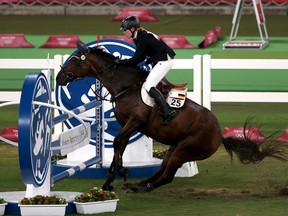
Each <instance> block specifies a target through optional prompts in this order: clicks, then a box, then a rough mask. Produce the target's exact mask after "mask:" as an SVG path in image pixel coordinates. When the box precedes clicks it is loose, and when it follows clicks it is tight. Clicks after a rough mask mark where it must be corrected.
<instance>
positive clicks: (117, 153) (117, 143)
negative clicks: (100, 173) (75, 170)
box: [113, 134, 130, 181]
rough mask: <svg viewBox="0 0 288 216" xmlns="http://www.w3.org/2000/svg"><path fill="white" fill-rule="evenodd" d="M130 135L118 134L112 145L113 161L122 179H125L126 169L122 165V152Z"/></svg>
mask: <svg viewBox="0 0 288 216" xmlns="http://www.w3.org/2000/svg"><path fill="white" fill-rule="evenodd" d="M129 138H130V135H129V136H128V137H123V136H120V134H119V135H118V136H116V137H115V139H114V143H113V147H114V162H115V167H116V170H117V172H118V174H119V176H120V177H121V178H123V180H124V181H126V180H127V176H128V171H127V169H126V168H124V167H123V154H124V151H125V149H126V146H127V144H128V141H129Z"/></svg>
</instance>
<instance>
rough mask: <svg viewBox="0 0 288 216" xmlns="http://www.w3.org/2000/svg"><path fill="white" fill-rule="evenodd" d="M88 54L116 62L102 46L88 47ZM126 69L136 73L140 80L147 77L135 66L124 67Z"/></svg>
mask: <svg viewBox="0 0 288 216" xmlns="http://www.w3.org/2000/svg"><path fill="white" fill-rule="evenodd" d="M90 52H92V53H94V54H98V55H101V56H104V57H107V58H108V59H110V60H111V62H114V61H115V60H116V57H115V56H114V55H112V54H111V53H109V52H108V51H107V50H106V49H105V48H104V47H103V46H95V47H90ZM125 67H128V68H129V70H127V71H129V73H136V74H137V75H138V76H139V77H141V78H146V77H147V76H148V72H147V71H144V70H142V69H141V68H139V67H138V66H137V65H135V66H133V65H132V66H130V65H129V66H128V65H127V66H125Z"/></svg>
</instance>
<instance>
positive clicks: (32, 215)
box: [18, 204, 68, 216]
mask: <svg viewBox="0 0 288 216" xmlns="http://www.w3.org/2000/svg"><path fill="white" fill-rule="evenodd" d="M67 205H68V204H63V205H21V204H19V205H18V206H19V207H20V212H21V215H22V216H64V215H65V211H66V206H67Z"/></svg>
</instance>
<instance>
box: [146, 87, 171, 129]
mask: <svg viewBox="0 0 288 216" xmlns="http://www.w3.org/2000/svg"><path fill="white" fill-rule="evenodd" d="M149 95H150V96H151V97H152V98H154V100H155V102H156V104H157V105H158V106H159V108H160V116H161V124H162V125H167V124H169V123H170V121H171V120H172V119H173V118H174V117H175V116H176V111H175V110H173V109H172V108H171V107H170V106H169V104H167V102H166V100H165V98H164V97H163V95H162V94H161V92H160V91H159V90H158V89H157V88H155V87H152V88H151V89H150V90H149Z"/></svg>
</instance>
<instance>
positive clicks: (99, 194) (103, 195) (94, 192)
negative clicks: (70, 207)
mask: <svg viewBox="0 0 288 216" xmlns="http://www.w3.org/2000/svg"><path fill="white" fill-rule="evenodd" d="M113 199H118V197H117V195H116V193H115V192H114V191H105V190H103V189H99V188H97V187H93V188H92V189H91V190H90V191H89V192H87V193H82V194H80V195H78V196H76V197H75V201H76V202H81V203H86V202H97V201H105V200H113Z"/></svg>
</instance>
